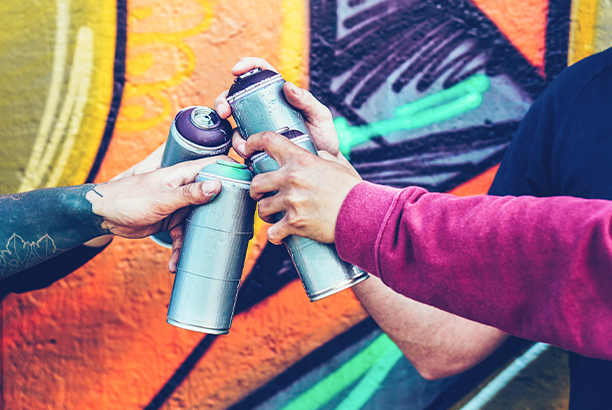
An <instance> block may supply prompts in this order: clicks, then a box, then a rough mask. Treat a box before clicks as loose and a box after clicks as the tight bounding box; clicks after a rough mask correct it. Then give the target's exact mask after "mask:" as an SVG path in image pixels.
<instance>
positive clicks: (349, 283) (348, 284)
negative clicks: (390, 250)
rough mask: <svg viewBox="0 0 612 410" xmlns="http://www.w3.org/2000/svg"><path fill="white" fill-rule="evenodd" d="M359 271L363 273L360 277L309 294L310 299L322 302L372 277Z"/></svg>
mask: <svg viewBox="0 0 612 410" xmlns="http://www.w3.org/2000/svg"><path fill="white" fill-rule="evenodd" d="M354 269H356V268H354ZM359 271H360V272H361V274H359V275H358V276H354V277H352V278H350V279H347V280H345V281H342V282H340V283H338V284H336V285H335V286H333V287H331V288H327V289H325V290H322V291H320V292H317V293H314V294H309V295H308V298H309V299H310V301H311V302H316V301H317V300H321V299H323V298H326V297H328V296H331V295H333V294H335V293H338V292H340V291H343V290H344V289H348V288H350V287H352V286H355V285H356V284H358V283H361V282H363V281H364V280H366V279H368V278H369V277H370V275H369V274H368V273H367V272H365V271H362V270H361V269H359Z"/></svg>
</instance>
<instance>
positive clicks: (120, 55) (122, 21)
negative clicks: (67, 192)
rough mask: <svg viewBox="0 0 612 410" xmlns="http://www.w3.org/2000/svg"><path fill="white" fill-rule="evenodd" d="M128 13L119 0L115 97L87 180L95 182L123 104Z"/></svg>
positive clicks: (114, 79)
mask: <svg viewBox="0 0 612 410" xmlns="http://www.w3.org/2000/svg"><path fill="white" fill-rule="evenodd" d="M127 14H128V12H127V0H117V36H116V43H115V66H114V69H113V97H112V99H111V105H110V109H109V111H108V116H107V117H106V127H105V128H104V134H102V141H101V142H100V147H99V148H98V153H97V154H96V159H95V160H94V163H93V165H92V167H91V170H90V171H89V175H88V176H87V180H86V182H93V180H94V179H95V178H96V175H98V171H99V170H100V166H101V165H102V161H103V160H104V156H105V155H106V151H108V146H109V144H110V141H111V138H112V137H113V132H114V130H115V123H116V122H117V115H118V114H119V107H120V106H121V99H122V98H123V87H124V86H125V59H126V48H127Z"/></svg>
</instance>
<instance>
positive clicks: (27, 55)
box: [0, 0, 612, 410]
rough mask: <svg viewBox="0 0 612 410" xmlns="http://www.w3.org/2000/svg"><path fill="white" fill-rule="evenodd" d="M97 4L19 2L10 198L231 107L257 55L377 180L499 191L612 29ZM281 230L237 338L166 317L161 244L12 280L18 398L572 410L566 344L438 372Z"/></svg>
mask: <svg viewBox="0 0 612 410" xmlns="http://www.w3.org/2000/svg"><path fill="white" fill-rule="evenodd" d="M98 3H99V2H90V1H87V0H44V1H39V2H36V4H34V5H31V4H22V3H21V2H17V1H13V0H8V1H5V2H3V3H2V5H0V21H1V22H2V25H3V27H4V30H3V31H2V33H1V34H0V45H1V47H0V74H1V75H0V96H1V98H0V104H2V108H3V109H2V118H3V125H4V126H3V128H2V130H1V131H0V144H2V149H1V150H0V167H1V168H0V173H1V175H2V178H1V179H0V193H3V194H4V193H14V192H22V191H25V190H29V189H36V188H42V187H46V186H59V185H70V184H79V183H83V182H85V181H96V182H102V181H105V180H108V179H110V178H112V177H113V176H115V175H116V174H118V173H120V172H121V171H123V170H124V169H126V168H128V167H129V166H131V165H132V164H134V163H136V162H138V161H139V160H141V159H143V158H144V157H146V156H147V155H148V154H149V153H150V152H151V151H153V150H154V149H155V148H157V147H158V146H159V145H160V144H161V143H162V142H164V141H165V139H166V136H167V132H168V129H169V125H170V122H171V120H172V117H173V115H174V113H176V112H177V111H178V110H180V109H181V108H183V107H185V106H189V105H208V106H212V105H213V101H214V98H215V97H216V96H217V95H218V94H219V93H220V92H221V91H223V90H224V89H227V87H228V86H229V85H230V84H231V82H232V76H231V74H230V73H229V70H230V68H231V67H232V66H233V64H234V63H235V62H236V60H237V59H238V58H239V57H240V56H246V55H254V56H260V57H263V58H265V59H267V60H268V61H269V62H270V63H272V64H273V65H274V66H276V67H278V68H279V69H280V70H281V72H282V73H283V76H284V77H285V78H286V79H288V80H290V81H293V82H295V83H297V84H300V85H302V86H304V87H309V88H310V90H311V91H312V92H313V94H314V95H315V96H316V97H317V98H319V99H320V100H321V101H322V102H324V103H325V104H326V105H328V106H329V107H330V109H331V110H332V113H333V115H334V118H335V124H336V128H337V130H338V133H339V137H340V139H341V148H342V150H343V152H344V153H345V155H347V156H348V157H349V158H350V160H351V162H352V164H353V165H354V166H355V167H356V169H357V170H358V171H359V172H360V174H361V175H362V176H363V177H364V179H367V180H370V181H372V182H376V183H382V184H386V185H392V186H398V187H403V186H407V185H410V184H417V185H421V186H424V187H426V188H428V189H430V190H434V191H440V192H443V191H450V192H452V193H454V194H456V195H473V194H479V193H484V192H486V190H487V188H488V186H489V184H490V183H491V181H492V178H493V176H494V174H495V170H496V165H497V164H498V163H499V161H500V160H501V158H502V156H503V153H504V150H505V148H506V147H507V145H508V143H509V141H510V140H511V138H512V133H513V132H514V131H515V130H516V127H517V125H518V122H519V121H520V119H521V118H522V116H523V115H524V114H525V112H526V110H527V109H528V107H529V106H530V104H531V103H532V102H533V100H534V99H535V98H536V97H537V95H538V94H539V93H540V92H541V91H542V90H543V89H544V88H545V87H546V84H547V83H548V82H549V81H551V80H552V79H553V78H554V77H555V76H556V75H558V74H559V73H560V72H561V71H562V70H563V68H565V67H566V66H567V64H568V63H569V64H571V63H573V62H575V61H577V60H579V59H581V58H584V57H586V56H588V55H590V54H592V53H594V52H597V51H600V50H603V49H605V48H607V47H609V46H610V45H612V34H611V32H610V29H609V27H610V25H609V22H610V19H612V9H610V8H609V6H608V3H606V2H597V1H595V0H580V1H577V0H574V1H573V2H571V1H569V0H560V1H555V2H547V1H546V0H517V1H515V2H512V3H511V4H508V2H504V1H498V0H471V1H470V0H441V1H435V2H434V1H431V0H410V1H396V0H335V1H334V0H331V1H330V0H310V1H309V2H305V1H302V0H265V1H257V2H256V1H252V0H232V2H222V1H218V0H185V1H182V2H180V3H179V2H169V1H162V0H129V1H128V2H125V1H122V0H118V1H117V2H102V3H104V4H98ZM230 3H231V4H230ZM266 228H267V225H266V224H265V223H263V222H262V221H260V220H258V221H256V235H255V237H254V239H253V241H252V242H251V244H250V247H249V253H248V256H247V262H246V264H245V268H244V273H243V284H242V286H241V289H240V292H239V296H238V302H237V306H236V315H235V318H234V323H233V325H232V329H231V331H230V334H229V335H225V336H218V337H215V336H204V335H202V334H199V333H195V332H190V331H186V330H182V329H178V328H174V327H172V326H170V325H167V324H166V323H165V315H166V311H167V305H168V301H169V298H170V292H171V288H172V282H173V277H172V276H171V275H170V274H169V273H168V272H167V267H166V263H167V260H168V258H169V251H168V250H167V249H163V248H161V247H159V246H157V245H155V244H154V243H153V242H152V241H150V240H148V239H143V240H139V241H128V240H123V239H122V238H115V239H114V240H113V242H112V243H111V244H110V245H109V246H108V247H106V248H105V249H96V248H93V249H85V248H80V249H77V250H75V251H73V252H70V253H67V254H64V255H61V256H60V257H58V258H56V259H55V260H52V261H50V262H48V263H46V264H43V265H41V266H39V267H38V268H35V269H32V270H30V271H27V272H23V273H22V274H19V275H14V276H12V277H10V278H8V279H5V280H3V281H1V282H0V309H1V316H0V317H1V318H2V319H1V320H2V323H1V326H0V335H1V339H2V343H1V344H0V359H1V362H2V366H0V380H1V385H2V394H1V395H0V408H6V409H42V408H66V409H89V408H91V409H107V408H120V409H141V408H145V409H204V408H206V409H258V410H264V409H266V410H267V409H300V410H301V409H304V410H305V409H309V410H315V409H347V410H349V409H351V410H354V409H355V410H356V409H380V408H391V409H395V408H402V409H423V410H424V409H428V410H433V409H453V410H455V409H456V410H458V409H481V408H482V409H487V408H489V409H492V408H495V409H506V408H507V409H513V408H525V407H531V408H538V407H541V406H540V405H541V404H542V403H546V405H548V406H549V408H555V409H562V408H566V407H567V401H568V389H569V381H568V375H567V355H566V353H565V352H564V351H562V350H560V349H556V348H549V347H547V346H544V345H540V344H536V345H532V343H530V342H527V341H524V340H520V339H510V340H509V341H508V342H507V343H505V344H504V345H503V346H502V347H501V348H500V349H499V350H498V351H497V352H496V353H494V354H493V355H492V356H491V357H489V358H488V359H487V360H485V361H484V362H483V363H481V364H480V365H478V366H476V367H475V368H473V369H471V370H470V371H468V372H466V373H464V374H461V375H458V376H454V377H450V378H446V379H442V380H437V381H428V380H425V379H423V378H422V377H421V376H420V375H419V374H418V373H417V372H416V370H415V369H414V368H413V367H412V366H411V365H410V363H409V362H408V361H407V360H406V359H405V358H404V357H403V356H402V354H401V352H400V351H399V349H398V348H397V347H396V346H395V345H394V344H393V343H392V342H391V341H390V339H389V338H388V337H387V336H386V335H384V334H383V333H382V332H381V330H380V329H379V328H378V326H377V325H376V323H375V322H374V321H373V320H372V319H371V318H369V317H368V315H367V313H366V312H365V311H364V310H363V308H362V307H361V305H360V304H359V302H358V301H357V299H356V298H355V297H354V295H353V294H352V292H351V291H343V292H341V293H339V294H337V295H334V296H332V297H329V298H326V299H324V300H322V301H319V302H316V303H310V302H309V301H308V298H307V297H306V295H305V293H304V290H303V288H302V286H301V284H300V282H299V280H297V274H296V272H295V269H294V267H293V264H292V263H291V261H290V259H289V256H288V255H287V251H286V249H285V248H284V246H282V247H281V246H274V245H272V244H269V243H268V244H267V243H266V235H265V231H266ZM517 358H519V359H520V360H516V359H517ZM517 374H520V375H521V377H519V378H516V377H515V376H516V375H517Z"/></svg>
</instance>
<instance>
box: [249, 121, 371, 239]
mask: <svg viewBox="0 0 612 410" xmlns="http://www.w3.org/2000/svg"><path fill="white" fill-rule="evenodd" d="M262 150H264V151H266V153H267V154H268V155H270V156H271V157H272V158H274V159H275V160H276V162H278V164H279V165H280V169H279V170H277V171H273V172H267V173H264V174H259V175H256V176H255V178H253V181H252V182H251V191H250V192H251V196H252V197H253V199H255V200H256V201H259V205H258V212H259V216H260V217H261V218H262V219H263V220H268V221H270V218H271V216H272V215H274V214H276V213H278V212H284V213H285V215H284V216H283V218H282V219H281V220H280V221H279V222H277V223H275V224H274V225H272V226H271V227H270V228H268V239H269V240H270V242H272V243H274V244H280V243H281V242H282V240H283V239H284V238H285V237H286V236H288V235H298V236H303V237H307V238H310V239H314V240H316V241H319V242H325V243H332V242H334V239H335V231H336V219H337V218H338V213H339V212H340V207H341V206H342V203H343V202H344V198H346V196H347V195H348V193H349V191H350V190H351V189H352V188H353V187H354V186H355V185H357V184H358V183H359V182H360V181H361V177H360V176H359V174H358V173H357V171H355V170H354V169H353V167H351V165H350V164H349V163H348V162H347V161H346V160H344V159H340V158H337V157H335V156H333V155H331V154H329V153H327V152H325V151H320V152H319V155H320V156H316V155H314V154H312V153H311V152H309V151H307V150H305V149H303V148H302V147H299V146H297V145H296V144H294V143H293V142H291V141H290V140H289V139H287V138H285V137H283V136H282V135H280V134H276V133H274V132H271V131H268V132H263V133H259V134H255V135H252V136H250V137H249V139H248V140H247V141H246V144H245V153H246V154H247V155H252V154H253V153H255V152H258V151H262ZM269 192H276V194H275V195H273V196H270V197H265V198H264V195H265V194H266V193H269Z"/></svg>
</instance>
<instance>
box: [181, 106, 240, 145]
mask: <svg viewBox="0 0 612 410" xmlns="http://www.w3.org/2000/svg"><path fill="white" fill-rule="evenodd" d="M175 125H176V129H177V131H178V132H179V134H181V136H182V137H183V138H185V139H186V140H188V141H191V142H193V143H194V144H196V145H200V146H202V147H210V148H213V147H219V146H221V145H225V144H227V143H228V142H229V141H230V140H231V138H232V125H231V124H230V123H229V121H228V120H222V119H221V117H219V114H217V112H216V111H215V110H213V109H212V108H208V107H191V108H187V109H186V110H183V111H181V112H180V113H179V114H178V116H177V117H176V120H175Z"/></svg>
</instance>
